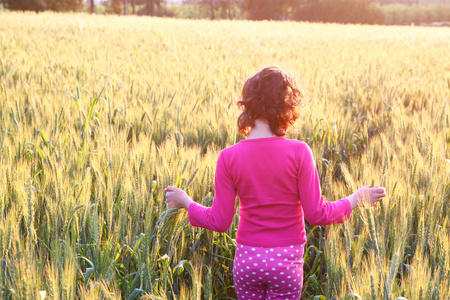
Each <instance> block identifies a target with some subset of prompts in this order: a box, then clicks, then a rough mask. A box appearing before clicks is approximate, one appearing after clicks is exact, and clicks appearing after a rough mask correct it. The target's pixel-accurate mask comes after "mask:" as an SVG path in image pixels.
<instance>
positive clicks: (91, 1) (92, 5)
mask: <svg viewBox="0 0 450 300" xmlns="http://www.w3.org/2000/svg"><path fill="white" fill-rule="evenodd" d="M89 2H90V7H91V14H93V13H94V0H89Z"/></svg>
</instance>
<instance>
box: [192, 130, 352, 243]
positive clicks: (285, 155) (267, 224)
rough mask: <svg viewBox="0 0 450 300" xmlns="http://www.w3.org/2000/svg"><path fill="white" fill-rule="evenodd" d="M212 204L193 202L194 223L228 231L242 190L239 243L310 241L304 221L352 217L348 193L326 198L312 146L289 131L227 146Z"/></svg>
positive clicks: (336, 220)
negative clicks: (286, 134) (287, 135)
mask: <svg viewBox="0 0 450 300" xmlns="http://www.w3.org/2000/svg"><path fill="white" fill-rule="evenodd" d="M215 190H216V192H215V197H214V201H213V204H212V207H208V208H207V207H204V206H202V205H200V204H198V203H195V202H194V203H192V204H191V205H190V206H189V220H190V222H191V224H192V225H193V226H196V227H203V228H207V229H211V230H214V231H219V232H224V231H226V230H227V229H228V228H229V227H230V225H231V223H232V221H233V217H234V214H235V203H236V195H238V196H239V204H240V209H239V216H240V220H239V227H238V232H237V237H236V240H237V242H238V243H240V244H243V245H247V246H255V247H277V246H289V245H294V244H301V243H304V242H306V232H305V221H304V218H303V216H305V217H306V219H307V220H308V222H309V223H310V224H312V225H327V224H331V223H341V222H343V221H345V220H346V219H348V218H349V217H350V213H351V205H350V202H349V201H348V200H347V199H341V200H338V201H335V202H326V201H324V199H323V197H322V196H321V194H320V182H319V176H318V173H317V169H316V165H315V162H314V157H313V154H312V152H311V148H309V146H308V145H307V144H306V143H304V142H301V141H297V140H289V139H285V138H284V137H270V138H261V139H247V140H243V141H240V142H239V143H237V144H236V145H234V146H232V147H229V148H227V149H224V150H223V151H222V152H221V153H220V155H219V158H218V160H217V168H216V175H215Z"/></svg>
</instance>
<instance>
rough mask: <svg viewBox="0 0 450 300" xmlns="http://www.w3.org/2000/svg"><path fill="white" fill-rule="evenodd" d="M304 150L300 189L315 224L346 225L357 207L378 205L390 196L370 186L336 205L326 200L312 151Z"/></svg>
mask: <svg viewBox="0 0 450 300" xmlns="http://www.w3.org/2000/svg"><path fill="white" fill-rule="evenodd" d="M302 150H303V151H302V153H301V167H300V170H299V175H298V188H299V196H300V203H301V205H302V207H303V212H304V215H305V218H306V220H308V222H309V223H310V224H311V225H328V224H332V223H342V222H343V221H345V220H346V219H348V218H349V217H350V214H351V211H352V210H353V209H354V208H356V207H358V206H361V205H363V204H364V203H368V204H369V205H374V204H375V203H376V202H378V201H380V200H381V198H383V197H384V196H386V192H385V190H384V188H378V187H375V188H370V187H367V186H366V187H362V188H360V189H358V190H356V191H355V192H354V193H353V194H352V195H350V196H348V197H347V198H344V199H340V200H338V201H334V202H327V201H325V200H324V198H323V197H322V195H321V190H320V182H319V175H318V173H317V168H316V165H315V162H314V157H313V154H312V151H311V148H309V147H308V146H307V147H305V148H304V149H302Z"/></svg>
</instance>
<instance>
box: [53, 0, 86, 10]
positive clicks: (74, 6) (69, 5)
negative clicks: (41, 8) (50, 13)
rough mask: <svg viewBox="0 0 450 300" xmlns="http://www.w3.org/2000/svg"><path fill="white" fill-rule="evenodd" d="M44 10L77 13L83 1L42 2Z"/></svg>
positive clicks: (57, 0)
mask: <svg viewBox="0 0 450 300" xmlns="http://www.w3.org/2000/svg"><path fill="white" fill-rule="evenodd" d="M44 2H45V8H46V9H49V10H54V11H78V10H80V9H82V8H83V0H44Z"/></svg>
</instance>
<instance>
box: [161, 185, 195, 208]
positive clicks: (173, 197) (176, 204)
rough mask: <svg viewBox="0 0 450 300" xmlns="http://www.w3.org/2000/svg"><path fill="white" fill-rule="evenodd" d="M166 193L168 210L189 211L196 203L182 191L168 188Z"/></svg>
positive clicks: (171, 187)
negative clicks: (182, 209)
mask: <svg viewBox="0 0 450 300" xmlns="http://www.w3.org/2000/svg"><path fill="white" fill-rule="evenodd" d="M164 191H166V203H167V207H168V208H180V207H184V208H185V209H189V205H190V204H191V203H192V202H194V201H192V199H191V198H190V197H189V196H188V195H186V192H185V191H183V190H182V189H179V188H176V187H173V186H168V187H166V188H165V189H164Z"/></svg>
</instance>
